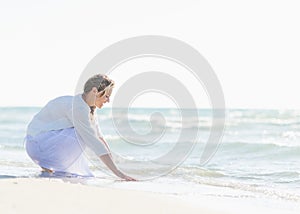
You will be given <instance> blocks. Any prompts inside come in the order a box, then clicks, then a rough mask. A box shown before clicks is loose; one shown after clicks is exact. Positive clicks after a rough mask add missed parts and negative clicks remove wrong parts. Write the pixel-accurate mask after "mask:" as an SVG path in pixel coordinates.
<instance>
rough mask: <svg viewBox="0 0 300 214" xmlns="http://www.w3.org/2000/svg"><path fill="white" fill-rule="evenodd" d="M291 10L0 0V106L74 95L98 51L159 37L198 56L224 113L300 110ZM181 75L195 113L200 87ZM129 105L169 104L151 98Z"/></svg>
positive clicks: (298, 46) (297, 45)
mask: <svg viewBox="0 0 300 214" xmlns="http://www.w3.org/2000/svg"><path fill="white" fill-rule="evenodd" d="M299 11H300V4H299V3H298V1H296V0H295V1H292V0H284V1H283V0H252V1H243V0H227V1H222V0H210V1H201V0H185V1H179V0H164V1H162V0H151V1H141V0H126V1H114V0H111V1H96V0H95V1H92V0H86V1H77V0H72V1H71V0H68V1H66V0H51V1H50V0H47V1H46V0H27V1H21V0H11V1H4V0H0V58H1V61H0V72H1V78H0V93H1V100H0V106H43V105H44V104H45V103H46V102H47V101H49V100H50V99H53V98H55V97H58V96H61V95H72V94H74V91H75V87H76V84H77V81H78V79H79V77H80V75H81V73H82V71H83V70H84V68H85V66H86V65H87V64H88V63H89V61H90V60H91V59H92V58H93V57H94V56H95V55H96V54H98V53H99V52H100V51H101V50H103V49H104V48H106V47H108V46H110V45H111V44H114V43H116V42H118V41H120V40H123V39H126V38H130V37H135V36H141V35H162V36H168V37H172V38H176V39H178V40H181V41H184V42H186V43H187V44H189V45H190V46H192V47H194V48H195V49H197V50H198V51H199V53H201V55H202V56H203V57H204V58H205V59H206V60H207V61H208V62H209V64H210V65H211V66H212V68H213V70H214V72H215V74H216V75H217V77H218V79H219V81H220V83H221V86H222V89H223V92H224V97H225V102H226V107H227V108H272V109H274V108H276V109H299V108H300V99H299V96H298V92H299V91H300V84H299V83H298V82H299V78H298V76H299V75H298V73H299V71H300V63H299V59H300V39H299V38H300V28H299V26H300V13H299ZM145 60H150V61H151V60H155V59H145ZM131 63H133V62H131ZM137 63H138V62H137ZM164 63H165V64H168V62H162V64H164ZM133 64H134V63H133ZM133 64H128V65H124V66H125V67H123V68H119V69H121V70H122V69H123V70H125V71H124V72H119V73H117V72H116V73H115V75H113V74H112V76H113V77H114V78H115V79H116V83H122V82H124V81H126V80H127V78H128V73H127V72H126V69H124V68H126V66H129V67H130V66H135V65H133ZM144 64H148V65H149V64H151V63H144ZM154 64H156V65H159V63H154ZM165 66H174V65H169V64H168V65H165ZM127 68H128V67H127ZM143 69H152V67H151V65H149V67H144V68H143ZM161 69H162V70H164V71H165V72H167V71H168V68H167V67H163V66H162V67H161ZM117 74H118V75H117ZM186 78H187V79H182V81H183V82H185V83H189V84H191V85H194V86H191V93H192V95H193V97H194V98H195V100H196V102H197V106H198V107H204V108H206V107H210V103H209V99H208V97H207V96H206V94H205V90H204V89H203V87H202V86H199V85H197V83H193V80H192V79H191V78H189V77H186ZM117 85H118V84H117ZM119 86H121V84H119ZM119 86H118V87H119ZM117 89H118V88H116V89H115V90H117ZM112 99H113V96H112ZM134 103H135V104H136V105H137V106H139V105H141V106H144V107H152V106H159V105H161V106H162V107H163V106H165V107H168V106H172V105H173V104H172V100H170V99H168V98H167V97H164V96H162V94H154V93H148V94H144V96H140V97H137V98H136V99H135V101H134ZM108 106H109V105H108Z"/></svg>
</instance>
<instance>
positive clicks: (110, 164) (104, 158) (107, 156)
mask: <svg viewBox="0 0 300 214" xmlns="http://www.w3.org/2000/svg"><path fill="white" fill-rule="evenodd" d="M100 159H101V160H102V161H103V163H104V164H105V165H106V166H107V167H108V168H109V169H110V170H111V171H112V172H113V173H114V174H115V175H116V176H118V177H120V178H123V179H125V180H126V181H136V179H134V178H132V177H129V176H127V175H125V174H124V173H123V172H121V171H120V170H119V169H118V168H117V167H116V165H115V164H114V162H113V161H112V159H111V156H110V154H105V155H101V156H100Z"/></svg>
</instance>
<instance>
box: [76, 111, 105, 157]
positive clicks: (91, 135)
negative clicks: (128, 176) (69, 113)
mask: <svg viewBox="0 0 300 214" xmlns="http://www.w3.org/2000/svg"><path fill="white" fill-rule="evenodd" d="M73 124H74V128H75V131H76V134H77V137H79V138H80V139H79V140H80V142H81V143H82V144H83V145H82V146H83V147H85V146H87V147H89V148H90V149H91V150H92V151H93V152H95V154H96V155H97V156H101V155H105V154H108V153H109V152H108V151H107V149H106V147H105V145H103V143H102V142H101V141H100V139H99V136H98V131H99V130H98V127H97V126H96V125H95V124H93V122H92V121H91V119H90V115H89V112H87V111H86V110H85V109H83V108H73Z"/></svg>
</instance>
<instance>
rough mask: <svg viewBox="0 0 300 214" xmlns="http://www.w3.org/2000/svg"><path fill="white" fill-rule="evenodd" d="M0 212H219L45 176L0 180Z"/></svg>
mask: <svg viewBox="0 0 300 214" xmlns="http://www.w3.org/2000/svg"><path fill="white" fill-rule="evenodd" d="M0 210H1V213H5V214H10V213H24V214H25V213H30V214H35V213H38V214H40V213H43V214H46V213H73V214H76V213H78V214H82V213H149V214H150V213H151V214H152V213H219V212H216V211H213V210H207V209H205V208H203V207H202V206H201V204H195V203H188V202H187V201H184V200H180V199H178V198H176V197H171V196H166V195H161V194H155V193H149V192H142V191H131V190H118V189H109V188H101V187H93V186H86V185H82V184H71V183H65V182H63V181H61V180H57V179H55V180H49V179H27V178H26V179H2V180H0Z"/></svg>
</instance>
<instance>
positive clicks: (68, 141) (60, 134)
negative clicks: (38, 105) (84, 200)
mask: <svg viewBox="0 0 300 214" xmlns="http://www.w3.org/2000/svg"><path fill="white" fill-rule="evenodd" d="M113 87H114V82H113V81H112V80H111V79H109V78H108V77H107V76H106V75H102V74H98V75H95V76H92V77H91V78H90V79H88V80H87V82H86V83H85V85H84V92H83V94H78V95H76V96H62V97H58V98H56V99H54V100H51V101H50V102H48V103H47V105H46V106H45V107H43V108H42V109H41V111H40V112H39V113H37V114H36V115H35V116H34V117H33V119H32V121H31V122H30V123H29V125H28V128H27V136H26V151H27V153H28V155H29V156H30V158H31V159H32V160H33V161H34V162H35V163H37V164H38V165H39V166H40V167H41V168H42V169H43V170H44V171H47V172H49V173H55V172H57V173H71V174H76V175H81V176H92V173H91V172H90V170H89V167H88V164H87V161H86V159H85V157H84V154H83V150H84V149H85V148H86V147H88V148H89V149H91V150H92V151H93V152H94V153H95V154H96V155H97V156H98V157H99V158H100V159H101V160H102V161H103V163H104V164H105V165H106V166H107V167H108V168H109V169H110V170H111V171H112V172H113V173H114V174H115V175H117V176H118V177H120V178H122V179H125V180H128V181H133V180H135V179H133V178H131V177H129V176H127V175H125V174H123V173H122V172H121V171H120V170H119V169H118V168H117V167H116V166H115V164H114V163H113V161H112V158H111V154H110V150H109V147H108V144H107V142H106V141H105V140H104V139H103V137H102V134H101V132H100V130H99V126H98V122H97V117H96V115H95V112H94V111H95V109H96V107H98V108H101V107H102V106H103V105H104V103H106V102H109V98H110V95H111V93H112V89H113Z"/></svg>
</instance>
